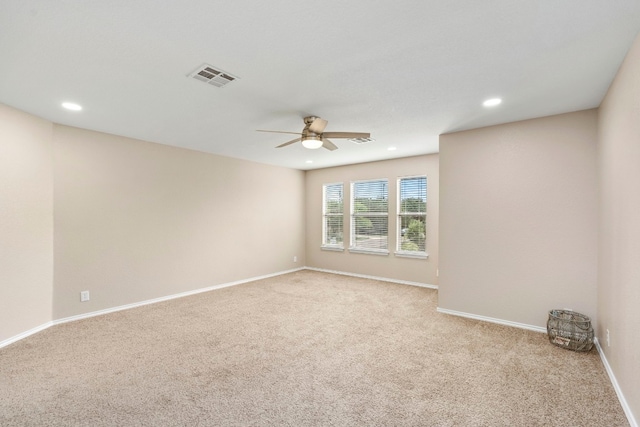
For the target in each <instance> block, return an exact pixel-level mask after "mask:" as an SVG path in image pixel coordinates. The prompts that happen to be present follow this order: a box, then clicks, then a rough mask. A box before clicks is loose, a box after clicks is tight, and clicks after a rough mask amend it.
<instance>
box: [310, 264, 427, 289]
mask: <svg viewBox="0 0 640 427" xmlns="http://www.w3.org/2000/svg"><path fill="white" fill-rule="evenodd" d="M304 268H305V269H306V270H313V271H320V272H322V273H332V274H340V275H343V276H351V277H360V278H361V279H372V280H379V281H381V282H391V283H399V284H401V285H409V286H418V287H420V288H429V289H438V285H430V284H428V283H419V282H410V281H408V280H397V279H390V278H388V277H377V276H367V275H366V274H357V273H348V272H346V271H337V270H327V269H325V268H315V267H304Z"/></svg>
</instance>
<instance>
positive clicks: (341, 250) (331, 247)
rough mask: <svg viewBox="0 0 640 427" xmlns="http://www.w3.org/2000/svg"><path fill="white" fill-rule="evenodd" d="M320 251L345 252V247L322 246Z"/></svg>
mask: <svg viewBox="0 0 640 427" xmlns="http://www.w3.org/2000/svg"><path fill="white" fill-rule="evenodd" d="M320 249H322V250H323V251H334V252H344V247H342V246H332V245H322V246H320Z"/></svg>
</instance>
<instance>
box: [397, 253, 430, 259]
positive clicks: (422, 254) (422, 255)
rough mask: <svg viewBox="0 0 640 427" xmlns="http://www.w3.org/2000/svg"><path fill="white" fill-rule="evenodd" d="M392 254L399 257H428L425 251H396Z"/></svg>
mask: <svg viewBox="0 0 640 427" xmlns="http://www.w3.org/2000/svg"><path fill="white" fill-rule="evenodd" d="M394 255H395V256H397V257H400V258H416V259H428V258H429V254H428V253H426V252H411V251H396V252H394Z"/></svg>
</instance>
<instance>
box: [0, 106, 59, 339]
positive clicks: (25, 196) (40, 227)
mask: <svg viewBox="0 0 640 427" xmlns="http://www.w3.org/2000/svg"><path fill="white" fill-rule="evenodd" d="M52 274H53V161H52V148H51V123H50V122H47V121H45V120H41V119H38V118H36V117H33V116H31V115H28V114H26V113H23V112H20V111H17V110H15V109H13V108H10V107H7V106H5V105H2V104H0V342H2V341H5V340H8V339H9V338H12V337H14V336H16V335H18V334H20V333H23V332H26V331H29V330H30V329H33V328H36V327H38V326H41V325H43V324H45V323H48V322H50V321H51V320H52V318H51V304H52V302H51V298H52V295H51V292H52Z"/></svg>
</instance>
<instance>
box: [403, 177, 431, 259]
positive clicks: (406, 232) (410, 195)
mask: <svg viewBox="0 0 640 427" xmlns="http://www.w3.org/2000/svg"><path fill="white" fill-rule="evenodd" d="M426 226H427V177H426V176H414V177H408V178H400V179H398V239H397V240H398V247H397V254H399V255H409V256H412V255H414V256H419V257H422V256H426V255H427V246H426V237H427V234H426V233H427V227H426Z"/></svg>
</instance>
